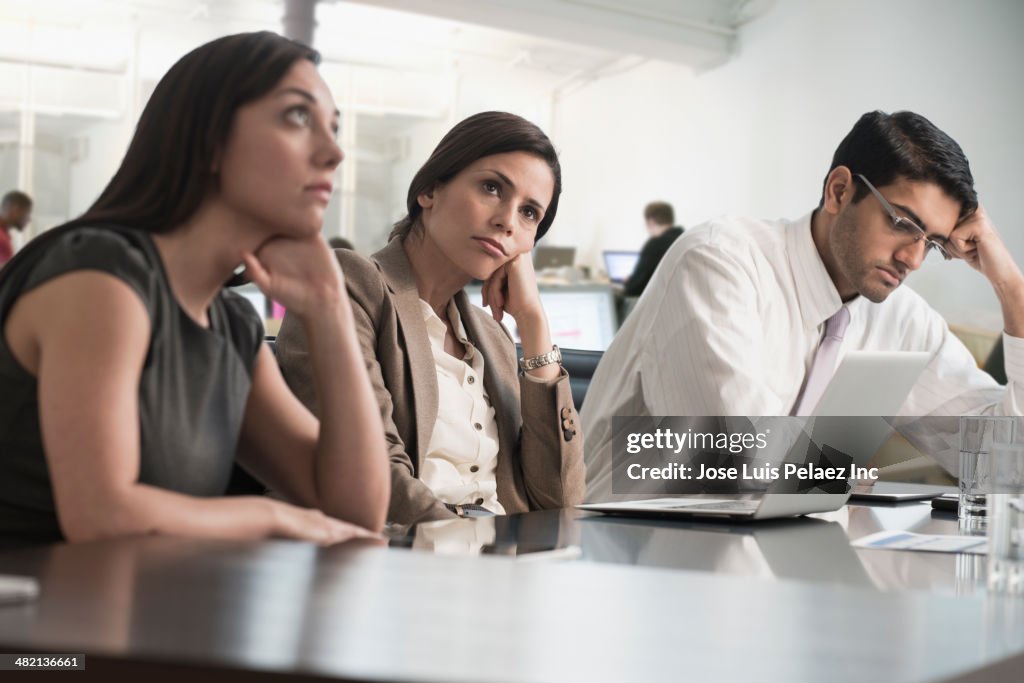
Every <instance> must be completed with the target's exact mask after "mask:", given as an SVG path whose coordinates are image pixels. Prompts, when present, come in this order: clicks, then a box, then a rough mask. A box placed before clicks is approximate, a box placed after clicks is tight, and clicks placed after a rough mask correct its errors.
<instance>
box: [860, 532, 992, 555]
mask: <svg viewBox="0 0 1024 683" xmlns="http://www.w3.org/2000/svg"><path fill="white" fill-rule="evenodd" d="M851 545H853V547H855V548H877V549H881V550H917V551H923V552H929V553H968V554H970V555H986V554H988V545H987V542H986V539H985V537H984V536H944V535H942V534H915V533H911V532H909V531H879V532H878V533H874V534H871V535H870V536H865V537H864V538H861V539H858V540H856V541H854V542H853V543H852V544H851Z"/></svg>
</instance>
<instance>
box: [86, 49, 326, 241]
mask: <svg viewBox="0 0 1024 683" xmlns="http://www.w3.org/2000/svg"><path fill="white" fill-rule="evenodd" d="M300 59H308V60H309V61H311V62H313V63H314V64H318V63H319V61H320V55H319V54H318V53H317V52H316V51H315V50H313V49H312V48H310V47H307V46H306V45H302V44H301V43H297V42H295V41H293V40H289V39H287V38H282V37H281V36H279V35H277V34H276V33H271V32H269V31H260V32H258V33H238V34H235V35H231V36H224V37H223V38H218V39H217V40H213V41H211V42H209V43H206V44H205V45H201V46H200V47H197V48H196V49H194V50H192V51H191V52H189V53H188V54H187V55H185V56H184V57H182V58H181V59H179V60H178V61H177V62H176V63H175V64H174V66H172V67H171V69H170V71H168V72H167V73H166V74H165V75H164V77H163V78H161V79H160V82H159V83H157V86H156V89H155V90H154V91H153V94H152V95H151V96H150V98H149V102H147V103H146V108H145V110H143V112H142V117H141V118H140V119H139V124H138V126H137V127H136V128H135V135H134V136H133V137H132V141H131V144H130V145H129V146H128V152H127V153H126V154H125V156H124V160H123V161H122V162H121V167H120V168H119V169H118V170H117V173H115V174H114V177H113V178H112V179H111V181H110V183H109V184H108V185H107V187H106V189H105V190H103V192H102V193H101V194H100V197H99V199H97V200H96V203H95V204H93V205H92V206H91V207H90V208H89V210H88V211H86V212H85V213H84V214H83V215H82V216H80V217H79V218H77V219H75V220H73V221H71V223H69V224H68V225H83V224H93V225H96V224H117V225H122V226H125V227H129V228H135V229H138V230H145V231H147V232H154V233H160V232H167V231H169V230H171V229H173V228H174V227H176V226H178V225H181V224H182V223H184V222H185V221H187V220H188V219H189V218H191V217H192V215H193V214H194V213H195V212H196V210H197V209H198V208H199V205H200V204H201V203H202V201H203V199H204V198H205V197H206V194H207V192H208V190H209V189H210V187H211V185H212V184H213V183H214V182H215V180H216V178H215V173H214V171H213V168H212V167H213V164H214V160H215V158H216V156H217V154H219V153H220V152H221V151H222V150H223V148H224V144H225V142H226V141H227V139H228V133H229V132H230V130H231V124H232V123H233V121H234V118H235V112H236V111H237V110H238V109H239V107H241V106H242V105H244V104H247V103H248V102H251V101H253V100H256V99H258V98H260V97H262V96H263V95H265V94H267V93H268V92H270V90H271V89H273V87H274V86H275V85H276V84H277V83H278V82H279V81H280V80H281V79H282V78H283V77H284V75H285V73H287V72H288V70H289V69H290V68H291V67H292V65H293V64H294V63H295V62H297V61H299V60H300Z"/></svg>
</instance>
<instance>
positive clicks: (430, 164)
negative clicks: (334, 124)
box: [388, 111, 562, 242]
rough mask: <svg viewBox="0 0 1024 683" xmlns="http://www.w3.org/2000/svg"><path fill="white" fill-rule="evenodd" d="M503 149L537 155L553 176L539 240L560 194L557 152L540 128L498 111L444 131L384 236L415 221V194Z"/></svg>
mask: <svg viewBox="0 0 1024 683" xmlns="http://www.w3.org/2000/svg"><path fill="white" fill-rule="evenodd" d="M506 152H528V153H530V154H534V155H536V156H538V157H540V158H541V159H543V160H544V161H545V162H547V165H548V167H549V168H550V169H551V173H552V174H553V175H554V177H555V190H554V192H553V193H552V196H551V203H549V204H548V207H547V210H546V211H545V212H544V218H543V219H541V222H540V224H539V225H538V226H537V236H536V237H535V238H534V242H536V241H537V240H539V239H540V238H541V237H543V236H544V233H546V232H547V231H548V228H550V227H551V222H552V221H554V220H555V214H556V213H558V197H559V195H561V194H562V167H561V165H560V164H559V163H558V153H557V152H556V151H555V147H554V145H552V144H551V140H549V139H548V136H547V135H545V134H544V131H542V130H541V129H540V128H538V127H537V126H536V125H534V124H532V123H530V122H529V121H527V120H526V119H524V118H522V117H521V116H516V115H515V114H509V113H506V112H502V111H485V112H482V113H480V114H474V115H473V116H470V117H469V118H468V119H464V120H463V121H461V122H459V123H458V124H456V125H455V127H454V128H452V129H451V130H450V131H448V134H447V135H445V136H444V137H443V138H442V139H441V142H439V143H438V145H437V147H436V148H435V149H434V151H433V152H432V153H431V154H430V158H429V159H427V162H426V163H425V164H423V166H422V167H421V168H420V170H419V171H417V172H416V175H415V176H413V179H412V183H410V184H409V194H408V195H407V196H406V200H405V205H406V209H407V211H408V213H407V214H406V216H405V218H403V219H402V220H400V221H398V222H397V223H395V228H394V230H392V231H391V235H390V236H389V237H388V239H389V240H392V239H394V238H395V237H401V238H403V239H404V238H405V237H406V235H408V234H409V232H410V231H411V230H412V229H413V227H414V226H415V225H416V223H417V222H418V221H419V217H420V213H421V212H422V209H421V207H420V205H419V202H417V201H416V198H417V197H419V195H421V194H423V193H424V192H429V191H430V190H431V188H433V187H435V186H436V185H439V184H440V185H443V184H444V183H447V182H448V181H449V180H451V179H452V178H454V177H455V176H457V175H458V174H459V172H460V171H462V169H464V168H466V167H467V166H469V165H470V164H472V163H473V162H474V161H476V160H477V159H482V158H483V157H488V156H491V155H492V154H504V153H506Z"/></svg>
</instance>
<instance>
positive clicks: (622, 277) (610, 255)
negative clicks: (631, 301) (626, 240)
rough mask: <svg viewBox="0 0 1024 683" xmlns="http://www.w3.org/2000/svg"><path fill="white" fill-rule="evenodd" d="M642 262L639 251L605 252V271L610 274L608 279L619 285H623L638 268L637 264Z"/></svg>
mask: <svg viewBox="0 0 1024 683" xmlns="http://www.w3.org/2000/svg"><path fill="white" fill-rule="evenodd" d="M639 260H640V252H639V251H606V252H604V270H605V272H606V273H608V279H609V280H611V281H612V282H614V283H615V284H617V285H621V284H622V283H623V282H625V281H626V278H628V277H629V276H630V275H632V274H633V269H634V268H636V262H637V261H639Z"/></svg>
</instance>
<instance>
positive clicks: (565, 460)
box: [277, 239, 585, 524]
mask: <svg viewBox="0 0 1024 683" xmlns="http://www.w3.org/2000/svg"><path fill="white" fill-rule="evenodd" d="M335 254H336V255H337V257H338V261H339V262H340V263H341V269H342V272H343V273H344V274H345V281H346V284H347V286H348V293H349V297H350V298H351V299H352V303H353V307H352V308H353V312H354V314H355V320H356V326H357V327H358V333H359V341H360V345H361V346H362V350H363V355H364V357H365V358H366V368H367V370H368V372H369V374H370V379H371V381H372V383H373V388H374V391H375V393H376V395H377V401H378V403H379V404H380V410H381V417H382V418H383V420H384V429H385V432H386V436H387V441H388V448H389V453H390V458H391V483H392V488H391V506H390V509H389V511H388V520H389V521H392V522H397V523H401V524H409V523H413V522H418V521H427V520H434V519H447V518H451V517H452V516H453V514H452V513H451V512H449V511H448V509H447V508H446V507H445V506H444V504H443V503H442V502H441V501H440V500H438V499H437V498H436V497H435V496H434V494H433V492H432V491H431V490H430V489H429V488H428V487H427V485H426V484H424V483H423V482H422V481H420V480H419V479H418V478H417V476H418V473H419V468H420V463H421V462H423V459H424V457H425V451H426V449H427V446H428V445H429V444H430V435H431V432H432V430H433V428H434V423H435V422H436V421H437V371H436V369H435V367H434V358H433V355H432V352H431V347H430V341H429V339H428V338H427V328H426V324H425V323H424V321H423V313H422V310H421V308H420V303H419V292H418V291H417V289H416V281H415V279H414V277H413V273H412V268H411V266H410V265H409V260H408V259H407V258H406V256H405V251H404V250H403V249H402V245H401V241H400V240H398V239H395V240H392V241H391V242H390V243H389V244H388V246H386V247H384V248H383V249H382V250H380V251H379V252H377V253H376V254H374V255H373V256H372V257H371V259H370V260H367V259H366V258H364V257H362V256H359V255H358V254H356V253H355V252H352V251H348V250H343V249H339V250H337V251H336V252H335ZM455 303H456V306H458V309H459V313H460V315H461V316H462V321H463V324H464V325H465V327H466V333H467V335H468V337H469V339H470V341H472V342H473V344H474V345H475V346H476V347H477V348H478V349H479V351H480V352H481V353H482V354H483V357H484V390H485V391H486V393H487V396H488V397H489V399H490V401H491V405H493V406H494V411H495V420H496V421H497V423H498V444H499V448H498V467H497V489H498V501H499V502H500V503H501V505H502V507H504V508H505V511H506V512H507V513H509V514H512V513H516V512H526V511H528V510H539V509H549V508H561V507H567V506H571V505H575V504H576V503H579V502H582V501H583V494H584V481H585V475H584V466H583V434H582V432H581V431H580V419H579V416H578V415H577V414H576V408H575V406H574V404H573V400H572V393H571V392H570V389H569V376H568V374H567V373H566V372H565V371H564V370H563V371H562V374H561V376H560V377H559V378H557V379H555V380H551V381H540V380H536V379H534V378H532V377H529V376H522V377H521V376H520V375H519V371H518V370H519V366H518V361H517V359H516V354H515V345H514V344H513V342H512V339H511V337H510V336H509V334H508V331H507V330H506V329H505V328H504V327H503V326H501V325H499V324H498V323H496V322H495V321H494V319H493V318H492V317H491V316H490V315H489V314H488V313H487V312H486V311H484V310H482V309H480V308H478V307H476V306H474V305H472V304H471V303H470V302H469V299H468V298H467V297H466V294H465V293H464V292H459V293H458V294H457V295H456V296H455ZM277 359H278V362H279V363H280V365H281V370H282V372H283V373H284V377H285V380H286V381H287V382H288V385H289V386H290V387H291V389H292V391H294V392H295V395H296V396H298V397H299V399H300V400H302V402H303V403H305V404H306V405H307V406H309V408H310V409H311V410H312V411H313V412H314V413H317V414H319V413H318V410H317V401H316V392H315V387H314V383H313V378H312V377H311V375H310V364H309V359H308V347H307V343H306V339H305V333H304V331H303V329H302V325H301V324H299V322H298V320H297V319H294V318H292V317H290V316H287V315H286V316H285V319H284V322H283V323H282V325H281V331H280V334H279V336H278V338H277ZM321 417H322V416H321Z"/></svg>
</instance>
